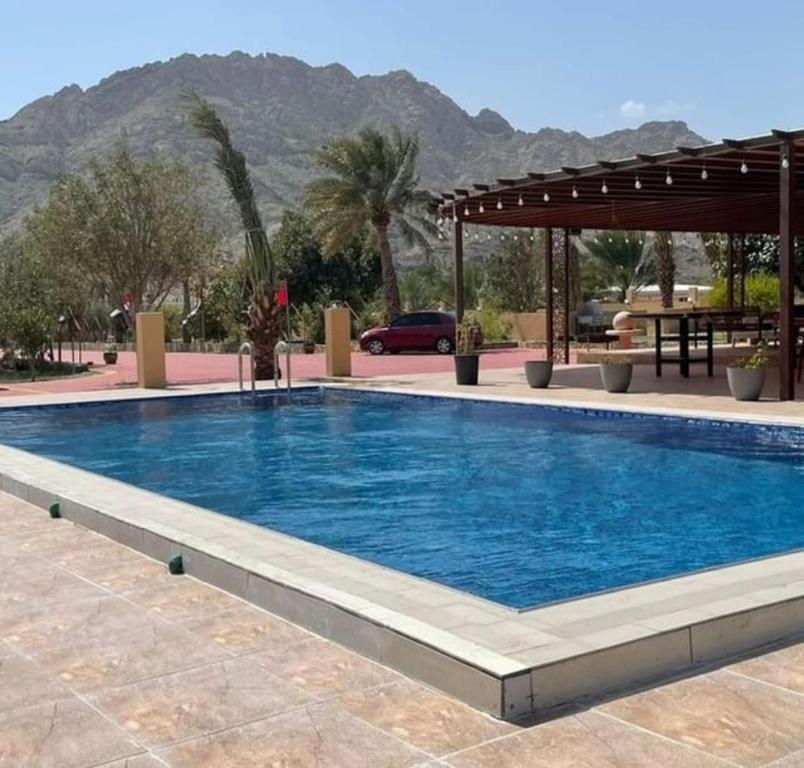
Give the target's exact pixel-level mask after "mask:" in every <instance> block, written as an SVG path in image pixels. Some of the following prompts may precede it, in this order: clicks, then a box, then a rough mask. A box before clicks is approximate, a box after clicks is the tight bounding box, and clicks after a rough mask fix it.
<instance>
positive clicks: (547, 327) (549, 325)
mask: <svg viewBox="0 0 804 768" xmlns="http://www.w3.org/2000/svg"><path fill="white" fill-rule="evenodd" d="M544 307H545V313H546V316H545V319H544V334H545V336H546V337H547V359H548V360H552V359H553V353H554V352H555V347H554V342H555V339H554V336H553V230H552V229H551V228H550V227H547V229H545V230H544Z"/></svg>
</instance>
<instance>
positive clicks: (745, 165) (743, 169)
mask: <svg viewBox="0 0 804 768" xmlns="http://www.w3.org/2000/svg"><path fill="white" fill-rule="evenodd" d="M740 173H742V174H743V175H745V174H746V173H748V163H746V162H745V160H743V162H742V163H740Z"/></svg>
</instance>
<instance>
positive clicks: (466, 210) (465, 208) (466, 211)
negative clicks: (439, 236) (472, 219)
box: [463, 205, 469, 218]
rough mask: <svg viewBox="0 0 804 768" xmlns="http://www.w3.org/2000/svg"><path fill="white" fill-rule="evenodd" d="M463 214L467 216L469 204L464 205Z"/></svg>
mask: <svg viewBox="0 0 804 768" xmlns="http://www.w3.org/2000/svg"><path fill="white" fill-rule="evenodd" d="M463 215H464V216H466V217H467V218H468V216H469V206H468V205H466V206H464V209H463Z"/></svg>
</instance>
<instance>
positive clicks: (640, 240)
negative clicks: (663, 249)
mask: <svg viewBox="0 0 804 768" xmlns="http://www.w3.org/2000/svg"><path fill="white" fill-rule="evenodd" d="M639 244H640V245H645V241H644V240H643V239H642V238H641V237H640V238H639Z"/></svg>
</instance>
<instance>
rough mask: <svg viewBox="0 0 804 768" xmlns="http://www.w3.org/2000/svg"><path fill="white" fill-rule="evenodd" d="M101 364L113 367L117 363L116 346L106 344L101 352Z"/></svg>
mask: <svg viewBox="0 0 804 768" xmlns="http://www.w3.org/2000/svg"><path fill="white" fill-rule="evenodd" d="M103 362H104V363H106V365H114V364H115V363H116V362H117V346H116V345H114V344H107V345H106V348H105V349H104V350H103Z"/></svg>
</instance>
